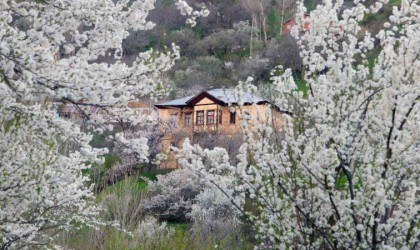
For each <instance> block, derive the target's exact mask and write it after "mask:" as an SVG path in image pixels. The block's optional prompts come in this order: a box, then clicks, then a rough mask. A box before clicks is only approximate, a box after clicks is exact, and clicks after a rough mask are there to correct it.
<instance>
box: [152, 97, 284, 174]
mask: <svg viewBox="0 0 420 250" xmlns="http://www.w3.org/2000/svg"><path fill="white" fill-rule="evenodd" d="M240 104H241V105H240ZM267 105H270V104H269V102H268V101H267V100H264V99H262V98H260V97H258V96H255V95H253V94H250V93H244V94H243V95H242V96H241V97H238V96H237V95H236V94H235V90H234V89H212V90H208V91H203V92H201V93H198V94H197V95H195V96H188V97H184V98H180V99H176V100H171V101H167V102H162V103H159V104H155V107H156V108H157V109H158V110H157V112H158V116H159V118H160V119H161V120H162V122H165V121H168V120H171V121H172V123H174V124H175V128H176V129H175V130H174V133H172V134H168V135H167V136H166V137H165V138H164V140H163V142H162V143H163V148H164V149H165V152H166V153H167V154H168V156H169V158H168V160H167V161H166V162H164V163H163V165H162V166H161V167H169V168H174V167H176V162H175V160H174V159H173V156H172V155H171V154H170V147H171V146H181V144H182V142H183V140H184V139H185V138H186V137H188V138H189V139H190V141H192V142H193V143H198V144H202V143H200V140H201V142H203V139H207V140H210V139H211V138H210V137H215V136H219V138H225V139H227V140H223V141H225V142H226V143H228V142H229V143H231V142H232V140H233V139H234V138H235V137H238V135H239V134H240V130H241V126H240V114H238V113H237V111H236V110H237V109H236V108H235V107H239V106H241V109H242V110H243V111H245V112H246V113H248V114H250V115H251V123H252V122H267V120H268V119H267V115H266V110H267V109H266V107H267ZM270 110H271V112H272V113H271V114H272V115H271V116H272V117H273V118H274V119H273V120H272V122H275V123H276V124H277V125H278V126H281V123H282V118H281V112H280V111H279V110H278V109H277V108H275V107H274V108H271V109H270ZM220 135H222V137H220ZM239 137H240V135H239ZM229 138H230V139H229ZM218 142H219V143H218V145H210V146H219V147H220V146H221V147H225V148H226V147H227V146H226V145H223V144H221V143H222V141H220V140H218ZM204 144H205V143H204ZM219 144H221V145H219Z"/></svg>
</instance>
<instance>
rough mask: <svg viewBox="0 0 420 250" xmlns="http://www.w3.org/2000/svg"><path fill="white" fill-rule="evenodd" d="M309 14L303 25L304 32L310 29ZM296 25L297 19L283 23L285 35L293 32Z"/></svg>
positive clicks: (293, 18) (306, 15)
mask: <svg viewBox="0 0 420 250" xmlns="http://www.w3.org/2000/svg"><path fill="white" fill-rule="evenodd" d="M309 17H310V16H309V14H305V23H304V24H303V30H308V29H309ZM295 24H296V17H292V18H289V19H288V20H287V21H285V22H284V23H283V33H284V34H289V33H290V32H291V30H292V27H293V25H295Z"/></svg>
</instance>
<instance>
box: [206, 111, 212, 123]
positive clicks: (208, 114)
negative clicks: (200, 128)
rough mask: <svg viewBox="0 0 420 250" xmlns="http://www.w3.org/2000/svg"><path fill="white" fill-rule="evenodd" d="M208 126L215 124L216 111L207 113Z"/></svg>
mask: <svg viewBox="0 0 420 250" xmlns="http://www.w3.org/2000/svg"><path fill="white" fill-rule="evenodd" d="M207 124H214V110H208V111H207Z"/></svg>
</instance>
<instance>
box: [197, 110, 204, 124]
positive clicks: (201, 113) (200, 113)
mask: <svg viewBox="0 0 420 250" xmlns="http://www.w3.org/2000/svg"><path fill="white" fill-rule="evenodd" d="M196 122H197V125H204V111H197V121H196Z"/></svg>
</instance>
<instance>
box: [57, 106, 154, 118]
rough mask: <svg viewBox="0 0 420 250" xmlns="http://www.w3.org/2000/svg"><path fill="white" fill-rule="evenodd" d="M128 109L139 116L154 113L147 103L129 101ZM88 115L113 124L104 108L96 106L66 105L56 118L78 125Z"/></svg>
mask: <svg viewBox="0 0 420 250" xmlns="http://www.w3.org/2000/svg"><path fill="white" fill-rule="evenodd" d="M128 107H129V108H132V109H135V110H136V111H137V113H138V114H139V115H141V114H142V115H150V114H152V113H153V112H154V107H153V105H152V104H151V103H150V102H149V101H130V102H128ZM90 115H101V116H103V117H104V118H105V119H107V120H109V122H110V123H113V121H112V119H111V118H109V117H107V112H106V109H105V108H101V107H98V106H93V105H92V106H89V105H83V102H80V104H79V105H78V104H73V103H66V104H64V106H62V108H60V109H59V110H58V117H59V118H63V119H70V120H73V121H75V122H78V123H83V122H84V121H85V120H86V119H87V118H88V117H87V116H90Z"/></svg>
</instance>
